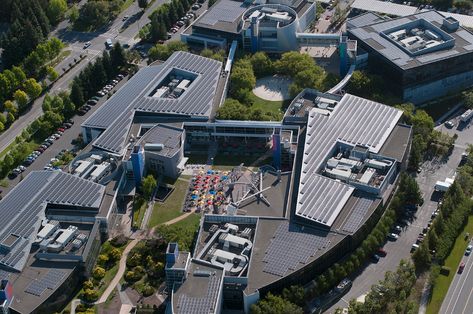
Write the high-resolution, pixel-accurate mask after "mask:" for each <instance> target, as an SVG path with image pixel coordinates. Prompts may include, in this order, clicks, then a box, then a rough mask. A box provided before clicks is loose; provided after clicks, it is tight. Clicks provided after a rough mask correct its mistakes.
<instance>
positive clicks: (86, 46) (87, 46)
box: [84, 41, 92, 49]
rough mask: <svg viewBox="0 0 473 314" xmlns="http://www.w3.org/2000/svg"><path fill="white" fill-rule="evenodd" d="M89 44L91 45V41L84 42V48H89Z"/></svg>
mask: <svg viewBox="0 0 473 314" xmlns="http://www.w3.org/2000/svg"><path fill="white" fill-rule="evenodd" d="M90 45H92V43H91V42H90V41H88V42H86V43H85V44H84V49H87V48H89V47H90Z"/></svg>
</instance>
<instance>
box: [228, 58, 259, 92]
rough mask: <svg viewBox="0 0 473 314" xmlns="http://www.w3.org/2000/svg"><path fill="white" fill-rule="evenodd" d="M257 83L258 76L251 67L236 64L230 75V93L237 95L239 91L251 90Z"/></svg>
mask: <svg viewBox="0 0 473 314" xmlns="http://www.w3.org/2000/svg"><path fill="white" fill-rule="evenodd" d="M255 85H256V77H255V75H254V74H253V70H252V69H251V65H250V67H242V66H235V67H234V68H233V71H232V74H231V75H230V93H231V95H236V92H237V91H240V90H248V91H251V90H252V89H253V88H254V86H255Z"/></svg>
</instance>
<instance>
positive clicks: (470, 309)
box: [438, 118, 473, 314]
mask: <svg viewBox="0 0 473 314" xmlns="http://www.w3.org/2000/svg"><path fill="white" fill-rule="evenodd" d="M451 121H455V123H456V124H457V126H456V127H455V128H453V129H447V128H446V127H445V126H444V125H441V126H439V127H438V128H439V129H442V130H443V131H444V132H447V133H449V134H451V135H453V133H457V134H458V135H459V138H458V140H457V142H456V146H457V148H458V149H460V150H463V151H464V150H465V148H466V146H467V144H468V143H470V144H471V143H473V127H472V126H473V122H470V123H469V124H468V125H466V127H465V126H464V125H462V124H460V123H459V121H458V118H457V119H451ZM465 246H466V244H465ZM462 261H464V262H465V269H464V270H463V273H462V274H456V275H455V277H454V279H453V281H452V283H451V284H450V288H449V289H448V292H447V295H446V296H445V299H444V300H443V303H442V307H441V308H440V313H442V314H443V313H445V314H450V313H455V314H457V313H458V314H460V313H465V314H470V313H473V298H472V296H473V256H464V257H463V259H462ZM457 270H458V269H455V270H452V271H457Z"/></svg>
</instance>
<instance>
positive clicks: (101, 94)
mask: <svg viewBox="0 0 473 314" xmlns="http://www.w3.org/2000/svg"><path fill="white" fill-rule="evenodd" d="M105 94H106V93H104V92H103V91H98V92H97V95H98V96H100V97H103V96H105Z"/></svg>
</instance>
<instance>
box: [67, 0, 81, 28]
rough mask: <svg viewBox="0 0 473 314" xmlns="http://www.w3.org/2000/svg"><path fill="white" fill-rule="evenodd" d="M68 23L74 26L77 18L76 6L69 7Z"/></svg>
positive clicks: (77, 10)
mask: <svg viewBox="0 0 473 314" xmlns="http://www.w3.org/2000/svg"><path fill="white" fill-rule="evenodd" d="M68 18H69V22H71V23H72V24H74V23H75V22H76V21H77V19H78V18H79V9H78V8H77V5H75V4H74V5H73V6H72V7H71V9H70V10H69V16H68Z"/></svg>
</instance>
